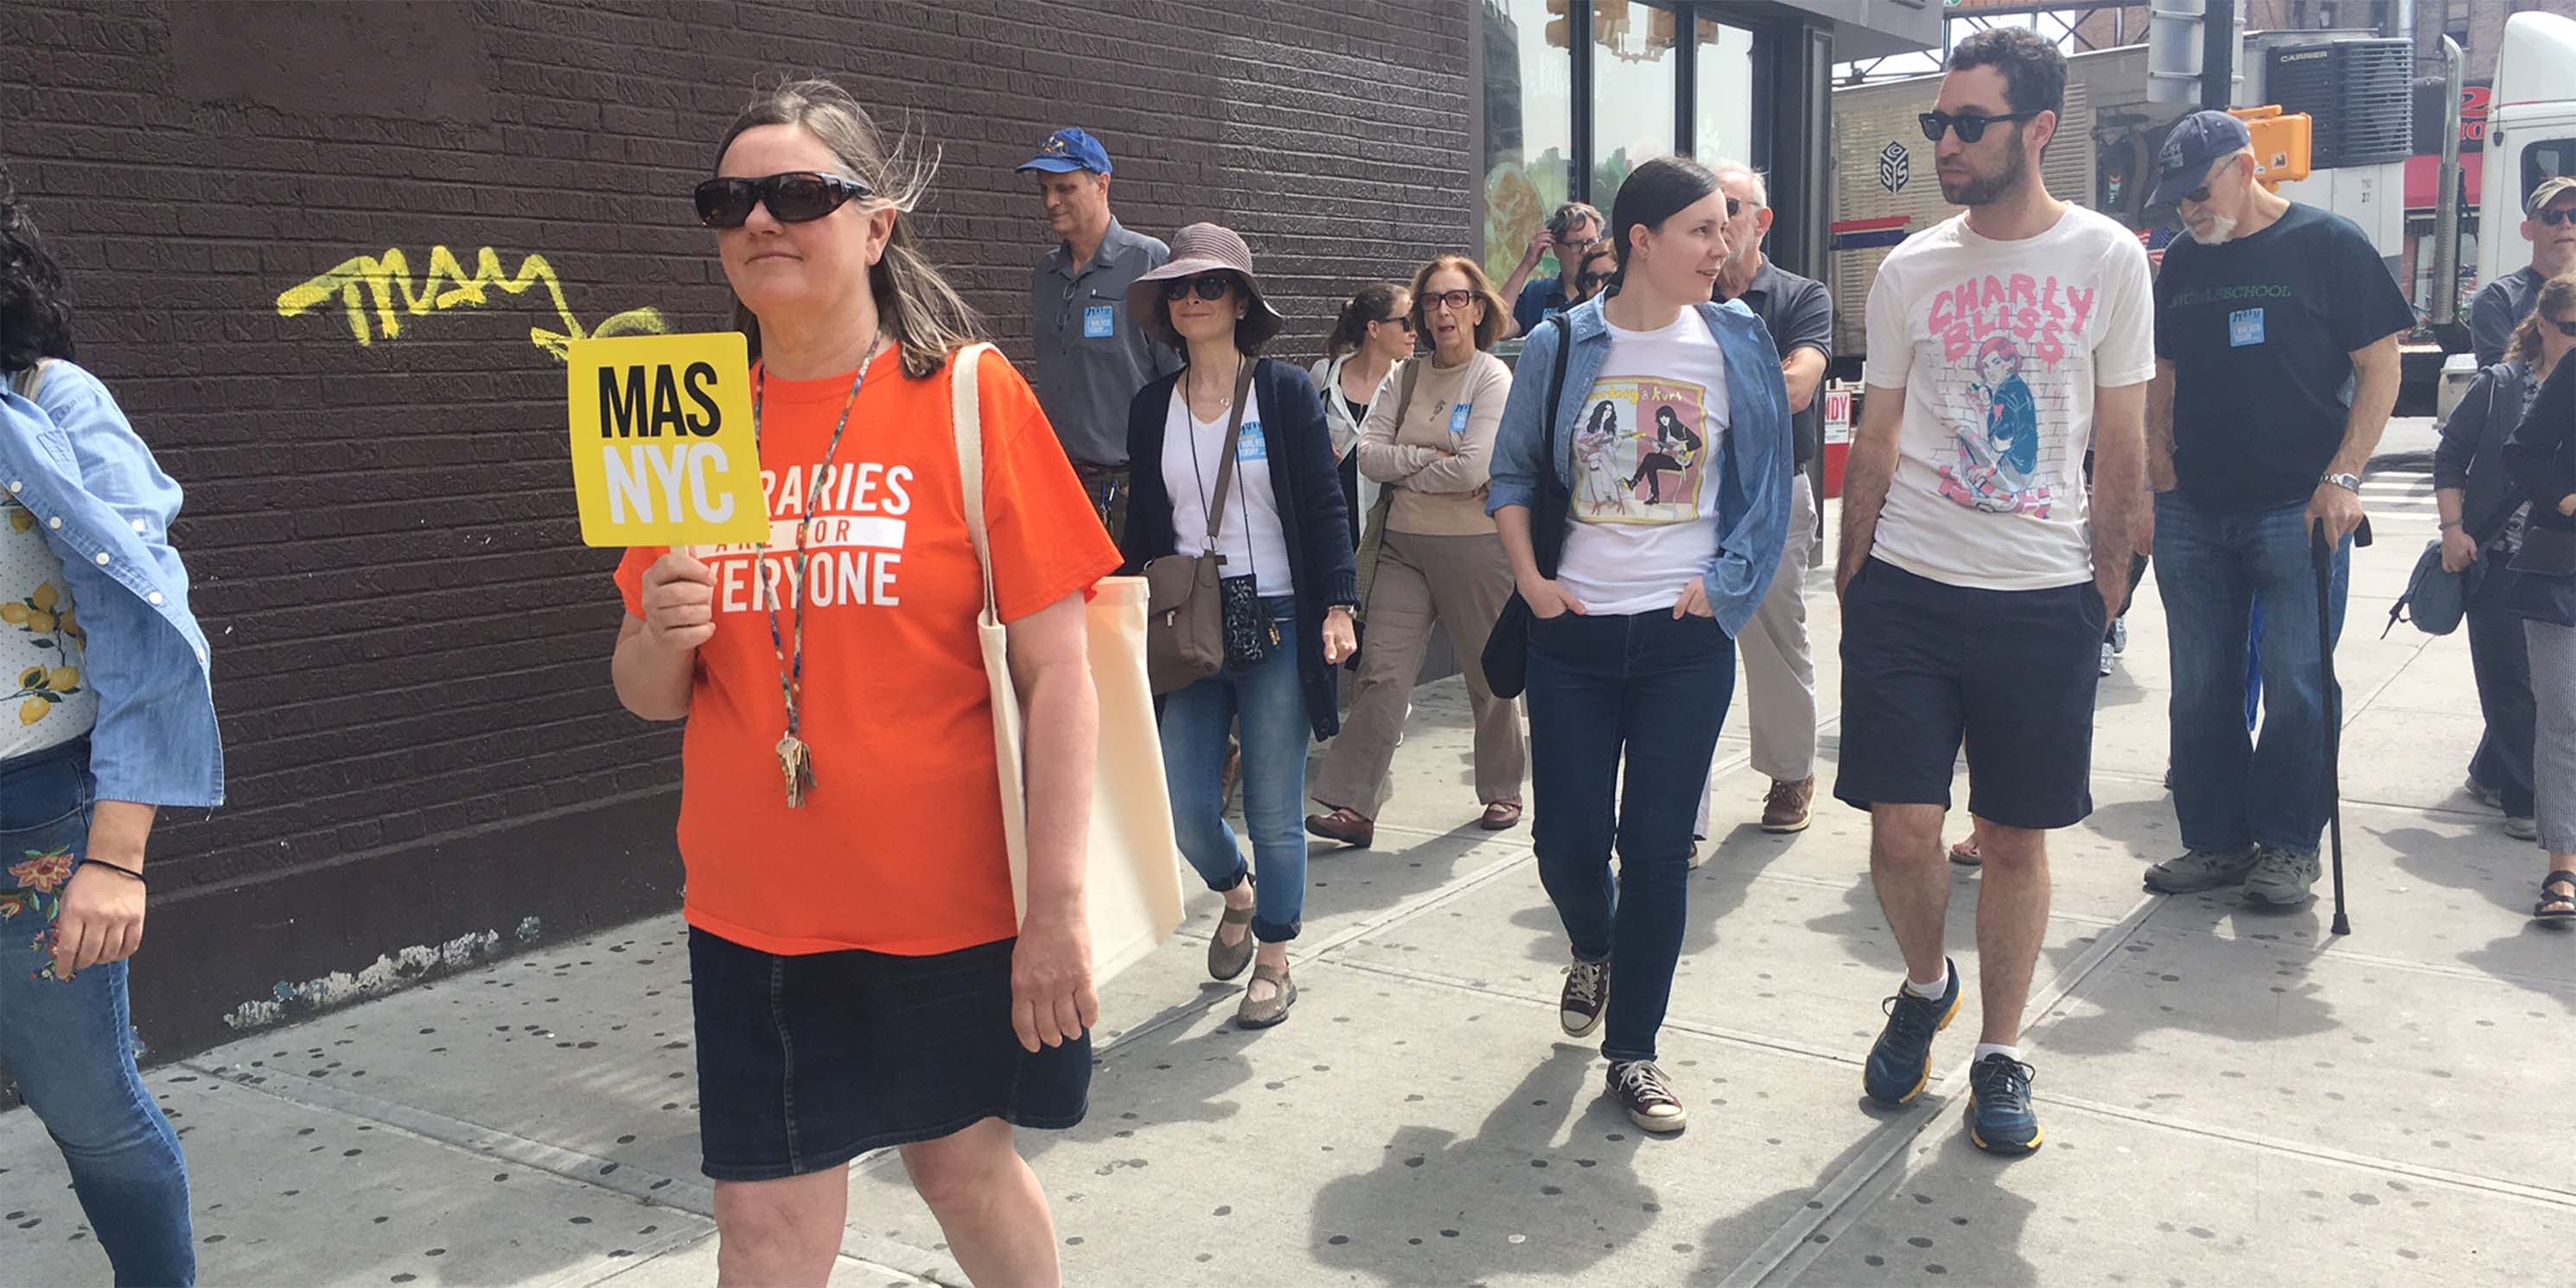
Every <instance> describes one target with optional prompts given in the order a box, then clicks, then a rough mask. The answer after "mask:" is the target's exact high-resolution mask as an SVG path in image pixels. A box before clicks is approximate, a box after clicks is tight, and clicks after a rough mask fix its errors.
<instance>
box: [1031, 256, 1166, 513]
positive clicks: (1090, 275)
mask: <svg viewBox="0 0 2576 1288" xmlns="http://www.w3.org/2000/svg"><path fill="white" fill-rule="evenodd" d="M1171 257H1172V250H1171V248H1170V247H1168V246H1165V245H1164V244H1163V243H1161V242H1159V241H1156V240H1154V239H1153V238H1151V237H1147V236H1144V235H1142V234H1140V233H1131V232H1129V231H1127V229H1126V228H1124V227H1123V226H1121V225H1120V224H1119V223H1118V221H1117V220H1115V219H1112V220H1110V221H1109V235H1108V236H1107V237H1104V238H1102V239H1101V242H1100V253H1099V254H1097V255H1095V256H1093V257H1092V260H1091V262H1090V263H1089V264H1087V265H1084V266H1083V267H1082V268H1081V269H1080V270H1079V271H1077V270H1076V269H1075V267H1074V264H1073V253H1072V251H1070V250H1069V249H1067V248H1066V247H1065V246H1064V245H1063V244H1062V243H1058V244H1057V246H1056V248H1055V249H1054V250H1051V251H1048V252H1047V256H1046V258H1045V259H1042V260H1039V261H1038V266H1037V271H1036V272H1034V273H1032V274H1030V275H1029V329H1030V330H1031V331H1032V332H1034V333H1035V334H1036V338H1037V355H1038V361H1037V390H1038V405H1039V406H1040V407H1042V408H1044V409H1045V410H1046V414H1047V420H1048V421H1050V422H1052V423H1053V424H1054V425H1055V434H1056V439H1057V441H1059V442H1061V443H1063V444H1064V454H1065V455H1066V456H1069V457H1071V458H1072V459H1073V462H1074V463H1075V464H1076V465H1124V464H1126V463H1127V405H1128V404H1129V403H1131V402H1134V401H1135V399H1136V391H1137V390H1139V389H1142V388H1144V387H1145V386H1146V385H1148V384H1150V383H1152V382H1153V381H1154V380H1155V379H1156V378H1157V377H1161V376H1167V375H1170V374H1171V373H1173V372H1175V371H1178V370H1180V369H1181V358H1180V355H1179V354H1177V353H1174V352H1172V351H1171V350H1170V349H1167V348H1165V347H1163V346H1162V345H1160V344H1156V343H1155V342H1154V341H1152V340H1150V339H1147V338H1146V336H1145V329H1144V327H1143V326H1142V325H1140V324H1138V323H1137V322H1136V321H1135V320H1134V319H1132V318H1130V317H1128V316H1127V288H1128V287H1130V286H1133V285H1134V284H1135V282H1136V279H1137V278H1138V277H1141V276H1143V275H1144V274H1145V273H1147V272H1149V271H1151V270H1153V269H1156V268H1160V267H1162V265H1163V263H1164V262H1165V261H1166V260H1169V259H1170V258H1171Z"/></svg>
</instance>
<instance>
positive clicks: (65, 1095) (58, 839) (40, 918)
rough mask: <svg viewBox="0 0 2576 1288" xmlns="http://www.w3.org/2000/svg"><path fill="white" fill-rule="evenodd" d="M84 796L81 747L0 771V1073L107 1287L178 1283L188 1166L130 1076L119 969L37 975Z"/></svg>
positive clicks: (185, 1234)
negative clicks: (51, 1161) (58, 1170)
mask: <svg viewBox="0 0 2576 1288" xmlns="http://www.w3.org/2000/svg"><path fill="white" fill-rule="evenodd" d="M91 790H92V785H91V781H90V776H89V740H88V739H86V738H84V739H81V740H80V741H78V742H75V743H70V744H66V745H64V746H62V747H56V748H52V749H49V750H46V751H40V752H35V753H32V754H30V755H27V756H22V757H20V758H18V759H17V760H15V761H10V762H7V763H0V855H6V856H8V858H9V859H14V860H23V862H19V863H16V864H5V863H0V867H18V868H24V869H25V870H26V875H24V876H17V877H12V876H11V875H9V874H8V873H6V872H0V913H5V914H6V917H5V920H4V921H0V925H5V926H6V927H7V930H6V932H5V935H0V1063H5V1064H7V1065H8V1067H9V1072H10V1073H11V1074H12V1075H14V1076H15V1077H16V1078H17V1080H18V1091H19V1094H21V1095H23V1096H25V1097H26V1100H27V1107H28V1108H29V1109H31V1110H34V1111H35V1114H36V1119H37V1121H39V1122H41V1123H43V1124H44V1126H45V1131H46V1133H47V1134H48V1135H50V1136H52V1137H53V1138H54V1144H55V1145H56V1146H57V1147H59V1148H60V1149H61V1150H62V1151H63V1166H64V1169H65V1170H66V1171H69V1172H70V1173H71V1179H72V1192H73V1194H74V1195H75V1196H77V1197H78V1198H79V1199H80V1205H81V1212H82V1214H83V1215H85V1216H87V1217H88V1218H89V1224H90V1229H92V1230H93V1231H95V1232H96V1233H97V1236H98V1244H99V1248H100V1250H101V1251H104V1252H105V1253H106V1254H107V1259H108V1262H109V1263H110V1264H111V1265H113V1266H114V1267H115V1268H116V1282H118V1283H119V1284H155V1285H162V1284H191V1283H194V1282H196V1276H197V1254H196V1243H195V1240H193V1239H192V1238H190V1237H189V1227H188V1164H187V1161H186V1160H185V1159H183V1158H181V1157H180V1154H179V1137H178V1134H177V1133H176V1132H174V1131H172V1130H171V1128H170V1120H169V1119H168V1118H167V1117H166V1116H164V1115H163V1114H162V1112H161V1106H160V1105H159V1103H157V1102H156V1101H154V1100H153V1098H152V1093H151V1091H150V1090H149V1089H147V1088H146V1087H145V1086H144V1085H143V1079H142V1077H141V1076H140V1075H139V1074H137V1073H136V1071H135V1068H134V1029H133V1025H132V1021H131V1020H130V1019H129V1017H128V1015H127V1011H126V992H125V981H126V964H125V963H124V962H111V963H109V964H108V965H105V966H92V967H90V968H89V969H88V970H85V971H82V972H80V973H79V974H78V975H75V976H73V977H72V978H70V979H68V980H58V979H54V978H50V976H51V975H52V966H53V958H52V957H51V955H50V954H48V953H47V952H46V942H47V940H48V938H49V937H50V931H51V925H50V923H51V922H52V921H53V919H54V918H55V917H56V916H57V915H59V913H60V911H61V897H62V889H63V886H64V885H65V884H66V883H67V881H68V878H69V876H70V874H71V872H73V871H75V870H77V869H76V868H75V867H73V866H72V865H75V864H77V863H78V862H79V861H80V856H81V851H82V849H83V848H84V847H85V846H86V845H87V843H88V840H89V818H90V801H91V797H90V793H91ZM117 880H120V881H121V880H124V878H122V877H119V878H117ZM40 976H46V978H39V977H40ZM30 1237H33V1236H30Z"/></svg>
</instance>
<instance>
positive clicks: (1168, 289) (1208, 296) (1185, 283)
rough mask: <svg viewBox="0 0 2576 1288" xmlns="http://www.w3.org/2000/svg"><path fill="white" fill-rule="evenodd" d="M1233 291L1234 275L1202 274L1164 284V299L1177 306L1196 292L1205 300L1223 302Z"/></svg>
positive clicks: (1175, 279) (1176, 278) (1177, 278)
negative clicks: (1226, 295)
mask: <svg viewBox="0 0 2576 1288" xmlns="http://www.w3.org/2000/svg"><path fill="white" fill-rule="evenodd" d="M1233 289H1234V277H1233V275H1232V274H1229V273H1201V274H1199V275H1198V276H1196V277H1175V278H1173V279H1171V280H1170V281H1168V282H1165V283H1163V298H1164V299H1166V300H1170V301H1172V302H1173V303H1176V304H1177V303H1179V302H1180V301H1182V300H1185V299H1187V298H1189V297H1190V295H1191V294H1192V293H1193V292H1195V293H1196V294H1197V295H1198V297H1199V298H1200V299H1203V300H1221V299H1224V298H1225V293H1226V292H1228V291H1231V290H1233Z"/></svg>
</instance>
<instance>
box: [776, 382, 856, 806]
mask: <svg viewBox="0 0 2576 1288" xmlns="http://www.w3.org/2000/svg"><path fill="white" fill-rule="evenodd" d="M876 355H877V346H875V345H870V346H868V353H867V356H866V357H864V358H861V359H860V360H859V374H858V377H857V378H856V379H854V380H852V381H851V382H850V397H849V399H848V401H846V402H843V403H842V404H841V419H840V421H839V423H837V424H835V425H833V426H832V441H831V443H830V445H828V446H826V447H825V448H824V449H823V464H822V465H821V466H820V467H819V468H818V469H817V470H816V471H815V475H814V480H815V486H814V487H813V488H811V489H808V490H807V492H806V499H805V503H804V504H803V505H802V506H800V507H798V510H797V514H796V576H795V578H794V580H792V581H791V582H790V583H789V585H788V592H789V593H790V594H792V595H794V596H795V598H796V605H795V611H796V652H795V654H794V656H793V657H792V658H791V657H790V655H789V654H788V651H787V641H786V640H785V639H784V638H783V637H782V636H781V634H780V632H779V629H778V585H777V583H776V582H772V581H770V580H769V579H768V578H767V577H762V578H761V582H762V584H763V585H765V586H767V587H768V590H769V594H768V596H767V602H766V603H764V604H763V605H762V607H764V608H766V609H767V610H768V612H769V647H770V651H771V652H773V653H775V654H776V655H777V657H778V695H779V697H780V698H782V699H784V700H785V702H786V704H787V735H786V736H785V737H783V738H780V739H779V740H778V769H779V772H780V773H782V774H784V775H785V776H786V778H787V808H789V809H799V808H802V807H803V806H804V804H805V796H806V794H807V793H809V792H811V791H813V790H814V749H813V748H812V747H809V746H807V745H806V744H805V740H804V739H803V738H801V737H798V736H797V734H798V731H799V730H801V729H802V728H803V727H804V720H803V717H804V712H803V711H802V709H801V706H802V700H803V698H804V696H805V599H806V595H805V568H806V563H807V561H808V560H809V559H810V558H811V557H812V554H813V552H812V550H811V548H810V547H809V546H808V545H807V543H806V540H805V533H806V526H807V525H808V524H810V523H811V522H812V521H813V518H814V501H813V499H814V497H815V496H817V495H819V494H820V491H821V489H822V488H823V487H824V486H825V485H826V483H825V481H826V480H828V479H829V478H830V477H831V473H832V460H833V458H834V457H835V456H837V455H839V454H840V451H841V431H843V430H846V429H848V428H849V427H850V409H851V408H852V407H856V406H858V404H859V387H860V386H862V385H864V384H866V383H867V379H868V363H870V362H872V361H874V360H875V359H876ZM768 390H769V367H768V364H766V363H763V364H762V365H761V367H760V369H759V370H757V371H755V372H754V373H752V382H751V436H752V441H753V442H754V443H755V444H756V443H758V442H759V441H760V411H761V406H762V404H763V403H764V402H766V401H767V395H768ZM759 559H760V561H761V565H762V566H763V567H766V566H767V564H768V560H769V542H768V541H767V540H766V539H763V540H762V541H761V543H760V553H759Z"/></svg>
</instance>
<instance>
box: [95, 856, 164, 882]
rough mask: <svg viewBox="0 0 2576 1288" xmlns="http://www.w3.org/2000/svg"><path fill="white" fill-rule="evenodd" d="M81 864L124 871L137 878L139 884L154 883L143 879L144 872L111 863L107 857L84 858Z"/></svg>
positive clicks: (113, 870)
mask: <svg viewBox="0 0 2576 1288" xmlns="http://www.w3.org/2000/svg"><path fill="white" fill-rule="evenodd" d="M81 866H82V867H85V868H105V869H107V870H108V871H110V872H122V873H124V874H125V875H127V876H129V877H132V878H134V880H135V882H136V883H137V884H140V885H150V884H152V883H151V882H149V881H145V880H144V879H143V874H142V873H140V872H137V871H135V870H134V869H132V868H129V867H125V866H122V865H120V864H115V863H110V862H108V861H107V860H105V859H83V860H81Z"/></svg>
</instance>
